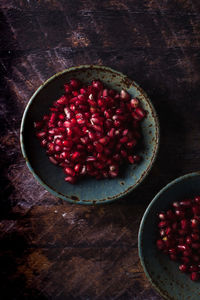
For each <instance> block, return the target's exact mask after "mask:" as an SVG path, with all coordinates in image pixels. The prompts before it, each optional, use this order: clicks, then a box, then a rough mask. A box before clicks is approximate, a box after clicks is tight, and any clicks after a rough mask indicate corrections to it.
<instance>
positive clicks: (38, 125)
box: [33, 121, 43, 129]
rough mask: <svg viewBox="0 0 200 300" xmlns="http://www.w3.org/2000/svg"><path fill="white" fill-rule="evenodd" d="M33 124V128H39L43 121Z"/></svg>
mask: <svg viewBox="0 0 200 300" xmlns="http://www.w3.org/2000/svg"><path fill="white" fill-rule="evenodd" d="M33 124H34V128H35V129H41V128H42V126H43V122H42V121H41V122H34V123H33Z"/></svg>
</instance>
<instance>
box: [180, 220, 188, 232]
mask: <svg viewBox="0 0 200 300" xmlns="http://www.w3.org/2000/svg"><path fill="white" fill-rule="evenodd" d="M181 228H182V229H183V230H187V229H188V228H189V222H188V220H186V219H183V220H181Z"/></svg>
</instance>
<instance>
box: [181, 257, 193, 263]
mask: <svg viewBox="0 0 200 300" xmlns="http://www.w3.org/2000/svg"><path fill="white" fill-rule="evenodd" d="M180 260H181V261H182V262H183V263H184V264H186V265H188V264H189V263H190V262H191V259H190V258H189V257H187V256H182V257H181V258H180Z"/></svg>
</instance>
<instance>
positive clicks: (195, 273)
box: [190, 272, 200, 281]
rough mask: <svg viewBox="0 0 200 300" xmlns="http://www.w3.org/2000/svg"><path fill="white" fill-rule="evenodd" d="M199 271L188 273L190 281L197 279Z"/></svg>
mask: <svg viewBox="0 0 200 300" xmlns="http://www.w3.org/2000/svg"><path fill="white" fill-rule="evenodd" d="M199 277H200V276H199V273H197V272H192V273H191V274H190V279H191V280H192V281H197V280H199Z"/></svg>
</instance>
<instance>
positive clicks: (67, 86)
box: [64, 84, 72, 93]
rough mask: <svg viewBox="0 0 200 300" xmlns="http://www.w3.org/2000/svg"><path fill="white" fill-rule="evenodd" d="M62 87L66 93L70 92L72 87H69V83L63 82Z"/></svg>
mask: <svg viewBox="0 0 200 300" xmlns="http://www.w3.org/2000/svg"><path fill="white" fill-rule="evenodd" d="M64 89H65V92H66V93H71V91H72V88H71V86H70V85H69V84H65V85H64Z"/></svg>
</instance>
